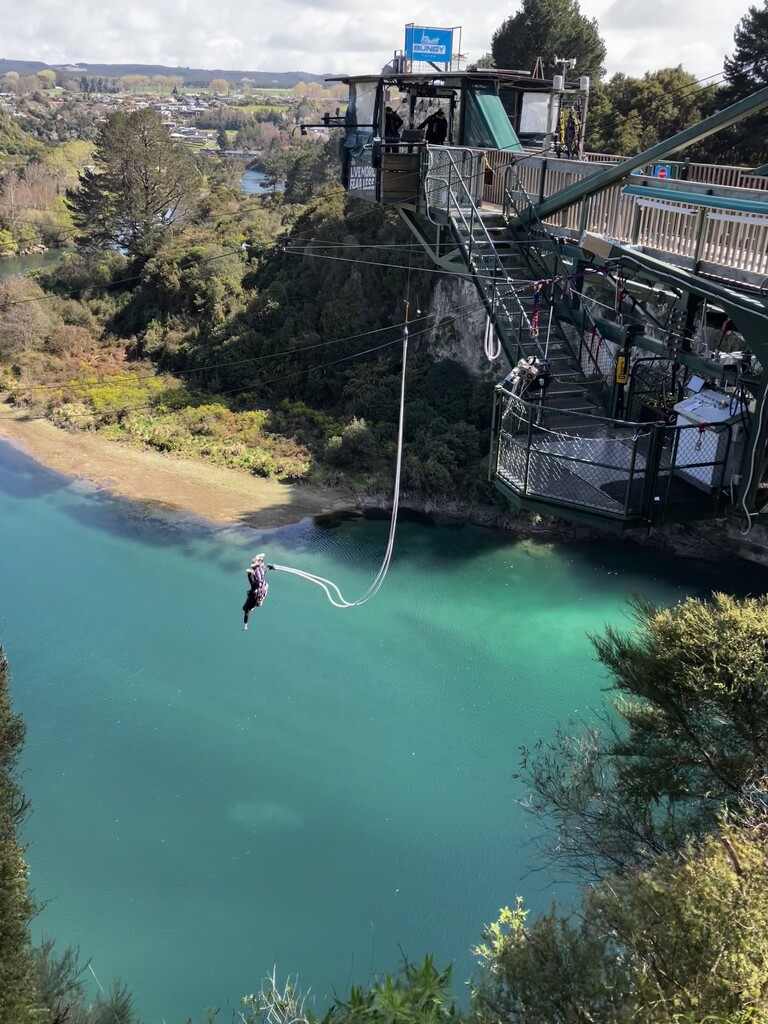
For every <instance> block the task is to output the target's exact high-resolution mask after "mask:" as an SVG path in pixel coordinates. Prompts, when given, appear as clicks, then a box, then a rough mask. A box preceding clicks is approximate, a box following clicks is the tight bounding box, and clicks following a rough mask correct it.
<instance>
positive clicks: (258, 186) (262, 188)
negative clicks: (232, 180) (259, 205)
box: [240, 171, 273, 196]
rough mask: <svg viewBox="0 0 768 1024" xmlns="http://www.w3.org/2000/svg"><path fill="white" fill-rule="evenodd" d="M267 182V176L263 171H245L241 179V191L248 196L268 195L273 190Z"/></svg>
mask: <svg viewBox="0 0 768 1024" xmlns="http://www.w3.org/2000/svg"><path fill="white" fill-rule="evenodd" d="M266 181H267V176H266V174H265V173H264V172H263V171H245V172H244V174H243V176H242V178H241V179H240V191H241V192H242V193H243V195H246V196H254V195H256V196H261V195H267V194H268V193H269V192H272V191H273V189H272V186H271V185H268V184H266Z"/></svg>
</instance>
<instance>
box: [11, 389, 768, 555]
mask: <svg viewBox="0 0 768 1024" xmlns="http://www.w3.org/2000/svg"><path fill="white" fill-rule="evenodd" d="M0 441H7V442H8V443H9V444H11V445H13V446H14V447H15V448H17V449H18V450H20V451H22V452H24V453H25V454H26V455H28V456H29V457H30V458H32V459H34V460H35V462H38V463H39V464H40V465H42V466H44V467H45V468H47V469H50V470H53V471H54V472H57V473H60V474H61V475H62V476H64V477H67V478H69V479H70V480H71V481H72V483H76V482H78V481H81V482H85V483H87V484H88V485H89V486H90V487H92V488H93V489H95V490H96V491H97V492H98V491H103V492H106V493H108V494H111V495H114V496H116V497H119V498H124V499H127V500H129V501H134V502H138V503H143V504H146V505H152V506H154V507H156V508H157V509H166V510H171V511H173V512H176V513H181V514H185V513H186V514H188V515H189V514H191V515H193V516H196V517H198V518H200V519H203V520H206V521H207V522H209V523H213V524H215V525H218V526H245V527H249V528H251V529H255V530H269V529H277V528H279V527H284V526H292V525H294V524H295V523H297V522H299V521H300V520H302V519H306V518H314V517H316V516H334V515H341V514H344V513H348V514H349V513H352V514H356V515H357V514H366V513H376V514H387V515H388V514H391V510H392V495H391V494H390V493H386V494H385V493H377V492H370V491H361V492H356V491H354V490H351V489H350V490H348V491H346V492H345V491H341V490H330V489H325V488H321V487H318V486H313V485H311V484H297V483H281V482H280V481H278V480H275V479H272V478H262V477H256V476H252V475H251V474H249V473H246V472H244V471H241V470H237V469H230V468H227V467H223V466H214V465H210V464H208V463H206V462H201V461H197V460H194V459H185V458H180V457H177V456H174V455H169V454H165V453H162V452H156V451H152V450H151V449H145V448H138V447H134V446H133V445H130V444H125V443H123V442H121V441H117V440H114V439H111V438H105V437H102V436H101V435H99V434H98V433H91V432H88V431H74V432H70V431H67V430H63V429H61V428H60V427H56V426H54V425H53V424H52V423H51V422H50V421H49V420H46V419H42V418H32V417H30V416H29V415H28V413H27V412H26V411H25V410H23V409H17V408H15V407H14V406H11V405H7V404H3V403H2V401H0ZM400 508H401V510H403V511H409V512H411V513H415V514H416V515H418V516H426V517H428V518H429V519H430V520H431V521H432V522H433V523H439V522H440V521H441V520H442V521H444V522H452V523H457V524H472V525H474V526H480V527H485V528H488V529H495V530H503V531H505V532H508V533H509V534H511V535H513V536H516V537H518V538H521V539H531V540H536V541H539V542H542V543H558V542H562V543H573V542H577V543H578V542H579V541H600V542H602V543H609V544H615V543H622V542H623V543H629V544H632V545H634V546H640V547H651V548H656V549H661V550H666V551H668V552H669V553H670V554H671V555H673V556H674V557H677V558H683V559H696V560H703V561H709V562H718V561H723V560H725V559H729V558H737V559H741V560H744V561H747V562H751V563H752V564H757V565H762V566H763V567H768V528H766V527H765V526H762V525H756V526H755V528H754V529H753V531H752V536H751V537H750V542H745V540H744V538H743V537H741V536H740V535H739V532H738V524H735V523H726V522H723V521H717V520H716V521H713V522H704V523H695V524H676V525H669V524H668V525H666V526H657V527H654V528H651V529H648V528H643V529H637V530H632V531H627V532H625V533H623V534H619V535H612V534H611V535H606V534H604V533H602V532H601V531H598V530H596V529H594V528H591V527H588V526H582V525H580V524H577V523H573V522H569V521H567V520H558V519H553V518H551V517H549V516H541V515H533V514H528V513H518V512H515V511H514V510H512V509H509V510H505V509H499V508H496V507H492V506H482V505H480V506H478V505H472V504H470V503H468V502H466V501H463V500H457V501H453V502H450V501H449V502H446V501H445V500H440V501H435V500H433V499H430V498H428V497H424V496H418V497H417V496H416V495H411V496H409V495H401V499H400Z"/></svg>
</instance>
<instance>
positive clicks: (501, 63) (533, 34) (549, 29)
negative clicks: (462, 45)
mask: <svg viewBox="0 0 768 1024" xmlns="http://www.w3.org/2000/svg"><path fill="white" fill-rule="evenodd" d="M491 51H492V54H493V59H494V60H495V62H496V67H498V68H517V69H520V70H524V71H530V70H531V69H532V68H533V64H534V61H535V60H536V58H537V57H541V59H542V61H543V64H544V68H545V70H546V73H547V74H552V73H553V72H554V71H556V70H557V67H556V65H555V58H556V57H562V58H563V59H566V60H569V59H571V58H575V59H576V67H575V69H574V74H576V75H589V76H590V77H591V78H592V79H593V80H594V81H595V82H597V81H599V80H600V79H601V78H602V77H603V75H604V74H605V68H604V67H603V62H604V61H605V54H606V49H605V43H604V42H603V39H602V37H601V35H600V32H599V28H598V24H597V19H596V18H588V17H587V16H586V15H585V14H582V13H581V8H580V6H579V0H523V3H522V6H521V8H520V10H519V11H518V12H517V14H514V15H512V16H511V17H509V18H507V20H506V21H505V22H504V23H503V24H502V25H501V26H500V27H499V28H498V29H497V30H496V31H495V32H494V34H493V41H492V47H491Z"/></svg>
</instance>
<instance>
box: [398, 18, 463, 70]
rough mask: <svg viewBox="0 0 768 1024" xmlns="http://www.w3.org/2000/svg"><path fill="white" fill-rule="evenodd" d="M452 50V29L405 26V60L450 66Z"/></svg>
mask: <svg viewBox="0 0 768 1024" xmlns="http://www.w3.org/2000/svg"><path fill="white" fill-rule="evenodd" d="M452 50H453V29H452V28H427V27H426V26H424V25H406V26H405V57H406V60H428V61H432V63H433V64H450V63H451V57H452Z"/></svg>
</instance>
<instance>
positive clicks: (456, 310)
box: [422, 275, 509, 381]
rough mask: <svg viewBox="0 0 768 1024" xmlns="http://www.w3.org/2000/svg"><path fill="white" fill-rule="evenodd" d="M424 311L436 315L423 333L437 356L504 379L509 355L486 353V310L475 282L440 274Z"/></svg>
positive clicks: (481, 374) (485, 375)
mask: <svg viewBox="0 0 768 1024" xmlns="http://www.w3.org/2000/svg"><path fill="white" fill-rule="evenodd" d="M424 313H426V314H428V315H429V316H430V317H434V327H433V329H432V330H431V331H430V332H429V333H428V334H425V335H422V339H423V340H422V344H426V345H427V346H429V350H430V352H431V353H432V354H433V355H434V357H435V358H436V359H454V360H456V362H457V363H461V365H462V366H464V367H466V369H467V370H468V371H469V372H470V373H471V374H473V375H474V376H477V377H480V378H481V379H482V380H488V381H497V380H501V378H502V377H504V375H505V374H506V373H507V372H508V371H509V362H508V360H507V358H506V356H505V355H503V354H502V356H501V358H499V359H496V360H494V362H492V363H489V362H488V360H487V359H486V357H485V352H484V349H483V337H484V335H485V310H484V309H483V308H482V307H481V304H480V298H479V296H478V294H477V290H476V289H475V286H474V285H473V284H472V283H471V282H469V281H465V280H463V279H462V278H460V277H455V276H453V275H450V276H449V275H445V276H444V277H439V278H438V279H437V284H436V286H435V288H434V291H433V292H432V297H431V299H430V302H429V306H428V308H427V309H426V310H422V315H423V314H424Z"/></svg>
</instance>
